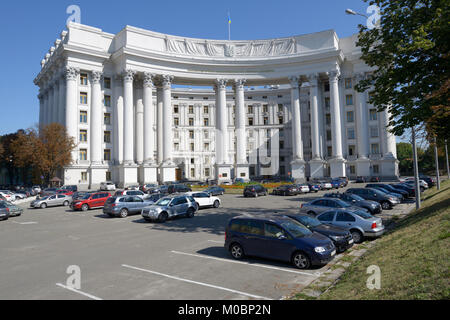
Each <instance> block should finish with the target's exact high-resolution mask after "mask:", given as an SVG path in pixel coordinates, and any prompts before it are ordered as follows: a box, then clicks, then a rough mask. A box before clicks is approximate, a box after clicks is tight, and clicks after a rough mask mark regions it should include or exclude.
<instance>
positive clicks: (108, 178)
mask: <svg viewBox="0 0 450 320" xmlns="http://www.w3.org/2000/svg"><path fill="white" fill-rule="evenodd" d="M106 181H112V174H111V172H110V171H107V172H106Z"/></svg>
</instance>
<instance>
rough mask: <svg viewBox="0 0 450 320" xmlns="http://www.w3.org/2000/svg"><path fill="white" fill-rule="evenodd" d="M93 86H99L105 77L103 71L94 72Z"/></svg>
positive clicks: (92, 73)
mask: <svg viewBox="0 0 450 320" xmlns="http://www.w3.org/2000/svg"><path fill="white" fill-rule="evenodd" d="M91 75H92V84H99V83H100V81H101V80H102V77H103V72H101V71H92V72H91Z"/></svg>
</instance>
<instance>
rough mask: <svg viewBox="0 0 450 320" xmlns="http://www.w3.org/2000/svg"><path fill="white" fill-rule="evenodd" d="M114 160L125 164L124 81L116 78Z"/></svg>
mask: <svg viewBox="0 0 450 320" xmlns="http://www.w3.org/2000/svg"><path fill="white" fill-rule="evenodd" d="M114 160H115V162H116V164H119V165H120V164H122V162H123V79H122V76H121V75H116V76H115V77H114Z"/></svg>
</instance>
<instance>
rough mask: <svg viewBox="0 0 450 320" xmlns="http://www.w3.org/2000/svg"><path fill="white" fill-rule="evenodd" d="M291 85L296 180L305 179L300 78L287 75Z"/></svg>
mask: <svg viewBox="0 0 450 320" xmlns="http://www.w3.org/2000/svg"><path fill="white" fill-rule="evenodd" d="M289 81H290V85H291V111H292V125H291V128H292V151H293V156H292V162H291V166H292V178H294V179H295V180H296V181H298V182H304V181H305V161H304V159H303V144H302V128H301V114H300V91H299V86H300V78H299V77H298V76H292V77H289Z"/></svg>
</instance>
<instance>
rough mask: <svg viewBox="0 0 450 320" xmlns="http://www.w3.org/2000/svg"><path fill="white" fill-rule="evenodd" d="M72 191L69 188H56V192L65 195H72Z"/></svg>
mask: <svg viewBox="0 0 450 320" xmlns="http://www.w3.org/2000/svg"><path fill="white" fill-rule="evenodd" d="M73 193H74V192H73V191H72V190H69V189H59V190H56V194H63V195H66V196H71V195H73Z"/></svg>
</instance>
